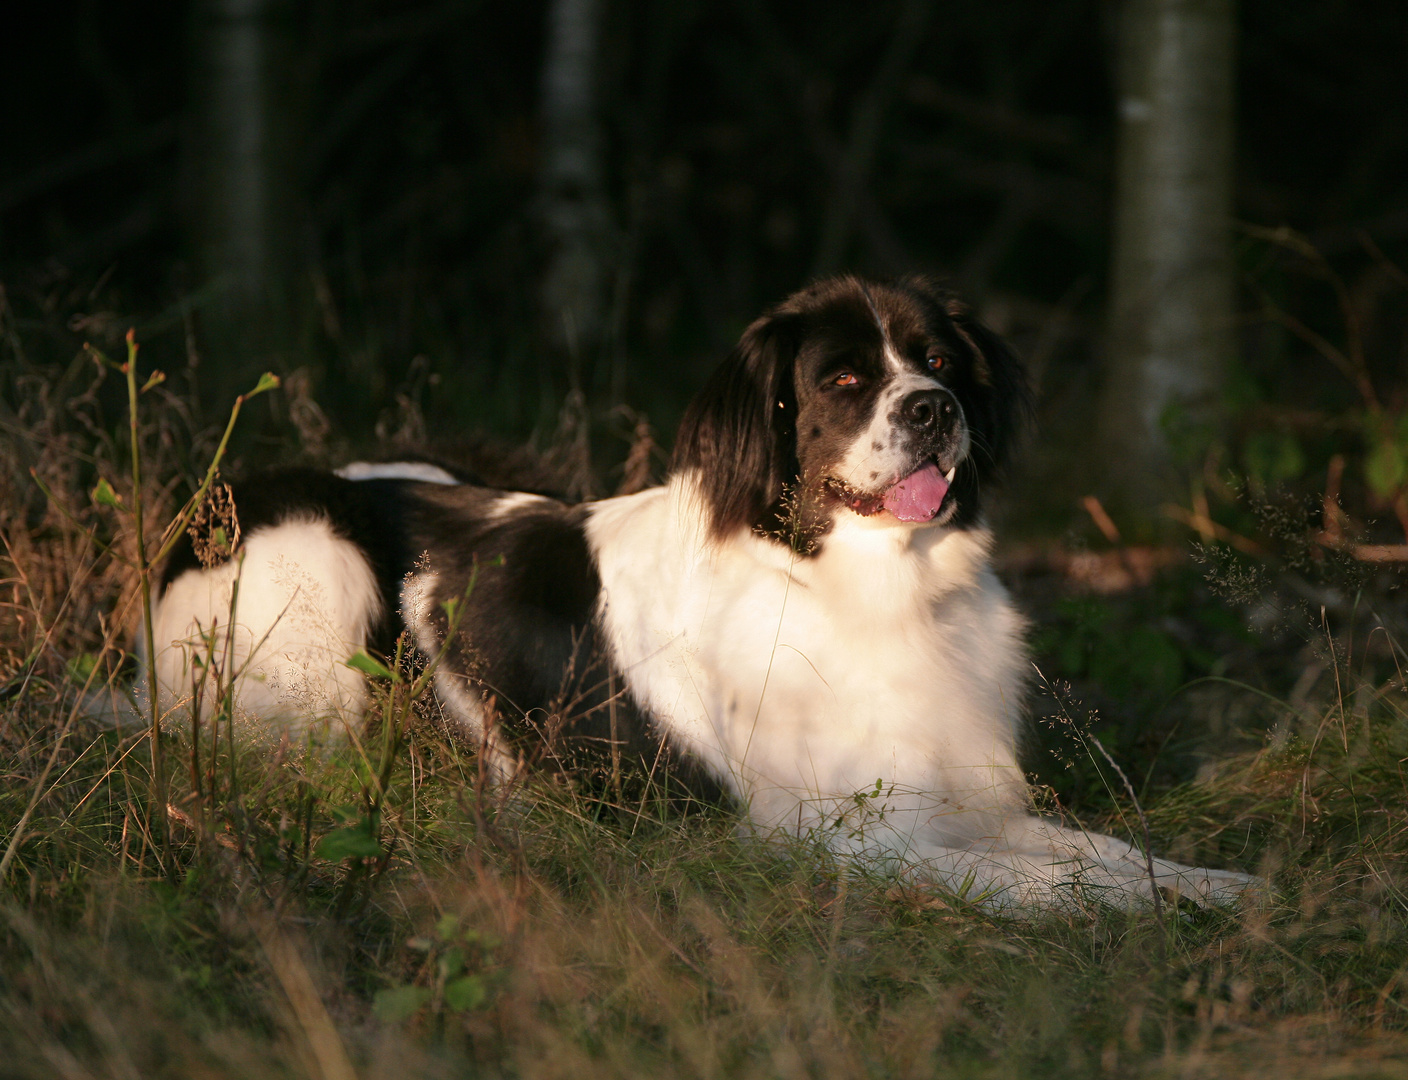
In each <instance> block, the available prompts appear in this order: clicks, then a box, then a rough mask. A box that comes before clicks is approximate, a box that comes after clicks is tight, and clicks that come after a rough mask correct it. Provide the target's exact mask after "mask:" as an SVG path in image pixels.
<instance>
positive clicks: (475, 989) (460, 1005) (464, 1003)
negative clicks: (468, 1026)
mask: <svg viewBox="0 0 1408 1080" xmlns="http://www.w3.org/2000/svg"><path fill="white" fill-rule="evenodd" d="M488 999H489V988H488V987H487V986H485V985H484V980H483V979H481V978H480V977H479V976H478V975H466V976H464V977H463V978H460V979H455V980H454V981H453V982H448V983H446V984H445V1004H446V1005H448V1006H449V1007H450V1008H452V1009H454V1010H455V1011H456V1012H468V1011H469V1010H470V1009H477V1008H479V1006H481V1005H483V1004H484V1002H485V1001H487V1000H488Z"/></svg>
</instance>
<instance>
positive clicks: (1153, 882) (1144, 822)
mask: <svg viewBox="0 0 1408 1080" xmlns="http://www.w3.org/2000/svg"><path fill="white" fill-rule="evenodd" d="M1084 734H1085V737H1086V738H1087V739H1089V740H1090V741H1091V742H1092V743H1094V744H1095V749H1097V750H1099V751H1100V754H1101V756H1102V757H1103V758H1104V759H1105V760H1106V761H1108V762H1109V763H1110V768H1112V769H1114V770H1115V775H1116V776H1118V777H1119V778H1120V783H1122V784H1123V785H1124V790H1125V791H1126V792H1127V793H1128V795H1129V801H1130V802H1131V803H1133V804H1134V812H1135V814H1136V815H1137V816H1138V817H1139V828H1140V830H1141V831H1142V832H1143V833H1144V868H1145V870H1147V871H1148V874H1149V891H1150V892H1151V893H1152V894H1153V898H1154V918H1156V919H1157V920H1158V921H1159V922H1160V923H1162V922H1163V920H1164V902H1163V897H1162V896H1161V895H1160V894H1159V881H1158V878H1156V877H1155V876H1154V842H1153V840H1152V839H1151V838H1150V836H1149V819H1148V818H1147V817H1145V815H1144V807H1142V806H1140V805H1139V796H1138V795H1136V794H1135V793H1134V785H1133V784H1131V783H1130V782H1129V777H1127V776H1126V775H1125V774H1124V770H1123V769H1121V768H1120V766H1119V762H1117V761H1116V760H1115V759H1114V758H1112V757H1111V756H1110V752H1109V751H1108V750H1106V749H1105V744H1104V743H1102V742H1101V741H1100V738H1099V736H1098V735H1096V734H1095V732H1093V731H1087V732H1085V733H1084ZM1159 941H1160V944H1162V942H1163V939H1162V938H1160V939H1159Z"/></svg>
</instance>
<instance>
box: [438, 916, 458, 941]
mask: <svg viewBox="0 0 1408 1080" xmlns="http://www.w3.org/2000/svg"><path fill="white" fill-rule="evenodd" d="M435 934H436V936H437V937H438V938H439V939H440V940H441V941H454V940H455V938H457V937H459V934H460V919H459V916H458V915H441V916H440V919H439V921H438V922H437V923H436V924H435Z"/></svg>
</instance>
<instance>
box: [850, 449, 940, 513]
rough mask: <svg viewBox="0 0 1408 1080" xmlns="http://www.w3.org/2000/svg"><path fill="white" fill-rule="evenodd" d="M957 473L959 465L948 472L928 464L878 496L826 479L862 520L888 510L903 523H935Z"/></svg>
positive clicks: (934, 464) (930, 462)
mask: <svg viewBox="0 0 1408 1080" xmlns="http://www.w3.org/2000/svg"><path fill="white" fill-rule="evenodd" d="M957 471H958V466H957V465H955V466H954V467H953V468H951V469H949V471H948V472H946V473H945V472H942V471H941V470H940V469H939V466H938V465H937V464H936V463H935V462H932V461H926V462H925V463H924V464H923V465H921V466H920V467H919V468H917V469H915V470H914V471H913V472H912V473H910V474H909V475H908V476H905V477H902V478H901V479H900V480H898V481H896V482H895V483H894V484H891V485H890V486H889V487H888V488H886V489H885V490H884V491H881V492H879V493H876V494H871V493H869V492H864V491H858V490H857V489H855V488H853V487H851V486H850V485H849V484H847V483H845V482H844V481H842V480H837V479H835V478H834V477H833V478H828V479H827V481H826V487H827V489H828V490H829V491H830V492H831V493H832V494H833V495H835V496H836V498H838V499H840V500H841V502H843V503H845V504H846V506H847V507H849V508H850V509H851V510H853V511H854V512H855V513H857V514H860V515H861V516H862V517H870V516H871V515H873V514H878V513H879V512H880V511H881V510H888V511H889V512H890V513H891V514H893V515H894V516H895V517H896V518H898V519H899V520H900V521H932V520H933V519H934V518H935V517H937V516H938V513H939V510H940V509H942V507H943V505H944V497H945V496H946V495H948V489H949V485H951V484H952V483H953V474H954V473H955V472H957Z"/></svg>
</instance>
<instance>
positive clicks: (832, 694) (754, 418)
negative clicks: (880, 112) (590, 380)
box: [156, 277, 1251, 906]
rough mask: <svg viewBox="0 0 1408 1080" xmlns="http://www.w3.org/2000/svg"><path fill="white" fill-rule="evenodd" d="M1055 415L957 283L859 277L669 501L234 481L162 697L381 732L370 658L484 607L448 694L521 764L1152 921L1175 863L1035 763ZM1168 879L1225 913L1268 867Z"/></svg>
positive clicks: (1028, 898)
mask: <svg viewBox="0 0 1408 1080" xmlns="http://www.w3.org/2000/svg"><path fill="white" fill-rule="evenodd" d="M1026 402H1027V390H1026V385H1025V382H1024V378H1023V373H1022V370H1021V368H1020V366H1019V364H1018V363H1017V361H1016V360H1015V359H1014V358H1013V356H1012V355H1011V354H1010V353H1009V351H1008V350H1007V349H1006V348H1005V347H1004V345H1003V344H1002V343H1001V342H1000V341H999V340H998V339H997V338H996V336H995V335H993V334H992V333H991V332H990V331H988V330H986V329H985V328H984V327H983V326H982V325H980V324H979V323H978V322H977V321H976V320H975V319H974V318H973V316H972V315H971V314H970V312H969V310H968V309H967V308H966V307H965V306H964V305H963V304H961V303H960V302H958V301H957V300H956V299H954V298H953V297H952V296H950V295H949V294H947V293H946V292H944V291H943V290H942V289H940V288H939V287H937V286H935V285H934V284H933V283H931V282H929V281H927V280H923V279H906V280H902V281H899V282H895V283H888V284H881V283H870V282H864V281H860V280H857V279H855V278H850V277H845V278H837V279H833V280H828V281H823V282H820V283H818V284H816V285H813V286H812V287H810V288H808V289H805V290H803V291H801V292H799V293H797V294H796V295H794V296H792V297H791V298H789V299H788V300H787V301H785V302H784V303H782V304H780V305H779V306H778V307H776V308H774V309H773V310H772V311H770V312H768V313H767V314H766V315H764V316H763V317H762V318H760V319H758V320H757V321H756V322H754V323H753V324H752V325H751V326H750V327H748V329H747V330H746V331H745V332H744V334H743V337H742V340H741V341H740V342H739V343H738V346H737V347H736V348H735V349H734V350H733V352H732V353H731V354H730V355H729V357H728V358H727V359H726V360H725V361H724V363H723V365H722V366H721V367H720V368H719V369H718V371H717V372H716V373H715V375H714V376H713V378H712V380H711V381H710V382H709V384H708V385H707V386H706V387H705V388H704V390H703V392H702V393H701V394H700V395H699V396H698V397H697V398H696V399H695V401H694V403H693V404H692V406H691V407H690V409H689V411H688V413H687V415H686V417H685V420H684V423H683V425H682V427H681V429H680V432H679V437H678V440H677V445H676V448H675V455H674V461H673V465H672V468H671V473H670V477H669V480H668V481H667V482H666V483H665V485H664V486H662V487H656V488H651V489H649V490H646V491H642V492H640V493H638V494H635V495H626V496H621V497H617V498H610V499H603V500H601V501H599V502H589V503H585V504H581V505H568V504H566V503H563V502H561V501H557V500H555V499H552V498H549V497H546V496H544V495H541V494H532V493H525V492H510V491H501V490H494V489H490V488H486V487H483V486H478V485H475V484H472V483H463V482H461V480H460V479H459V478H457V477H455V476H453V475H451V474H449V473H448V472H446V471H444V470H442V469H440V468H438V467H435V466H431V465H426V464H418V463H404V464H389V465H386V464H382V465H367V464H359V465H353V466H348V467H347V468H345V469H343V470H341V471H340V473H339V474H337V475H331V474H325V473H318V472H313V471H290V472H286V473H280V474H274V475H271V476H266V477H263V478H262V479H260V480H258V481H256V482H251V483H246V484H244V485H242V486H236V487H235V489H234V502H235V505H236V509H237V514H238V520H239V525H240V528H241V529H242V530H243V539H242V542H241V545H240V548H239V551H238V553H237V556H236V557H235V558H229V559H226V560H225V561H224V562H223V563H222V562H216V563H215V564H214V565H201V564H199V563H197V562H196V561H195V558H194V555H193V554H192V553H191V552H189V551H188V552H186V553H184V554H180V553H178V555H177V556H175V557H174V559H173V562H172V564H171V566H170V567H169V568H168V570H167V574H166V585H165V587H164V590H163V592H162V594H161V597H160V602H159V606H158V609H157V616H156V621H157V625H156V641H157V646H158V664H157V667H158V672H159V681H160V685H161V689H162V698H161V700H162V703H163V706H164V707H165V708H167V709H178V708H189V707H190V702H191V699H192V694H193V690H192V688H193V687H195V686H197V685H198V684H199V681H200V678H201V672H202V671H203V670H204V668H203V666H202V665H201V664H199V663H196V662H194V661H193V659H192V657H193V656H194V655H196V654H199V653H201V652H203V651H207V650H209V649H210V647H211V645H212V643H213V644H215V646H216V653H217V654H218V655H228V656H229V657H230V658H231V660H230V662H231V663H232V665H233V667H232V670H233V669H238V684H239V685H238V691H237V695H238V697H237V700H238V705H239V709H240V712H241V714H242V715H243V716H245V717H247V718H249V719H251V720H257V721H258V722H260V723H263V724H266V725H267V724H274V725H277V726H282V727H285V728H292V729H298V728H301V727H304V726H306V725H308V724H309V723H310V722H311V721H314V720H317V721H321V722H328V721H331V722H335V723H352V722H355V721H356V719H357V718H358V717H359V716H360V713H361V710H362V709H363V708H364V706H365V703H366V700H367V690H366V687H365V686H364V683H363V680H362V676H361V675H360V674H359V673H358V672H356V671H354V670H352V669H351V668H349V667H347V666H346V665H345V663H344V661H346V660H347V658H348V657H349V656H350V655H351V654H352V653H353V652H354V651H355V650H356V649H358V648H361V647H364V646H365V647H368V648H372V649H380V650H381V651H383V652H389V651H390V650H391V648H392V643H393V642H394V640H395V638H396V637H397V635H398V634H399V633H401V632H402V630H403V629H404V630H408V631H409V632H410V635H411V638H412V639H413V641H414V643H415V644H416V645H417V646H418V648H419V650H420V651H421V653H422V654H424V655H427V656H435V655H436V654H438V653H440V652H441V651H442V644H444V642H445V636H446V633H447V627H448V625H449V622H448V619H449V616H448V615H447V612H446V608H445V606H444V605H445V602H446V601H451V600H456V599H459V600H460V601H461V603H462V604H463V605H464V606H463V609H462V611H461V612H460V621H459V623H458V629H457V632H456V634H455V636H454V639H453V640H452V641H450V642H449V643H448V646H446V647H445V649H444V661H443V663H442V664H441V666H440V667H439V668H438V670H437V673H436V676H435V686H436V690H437V692H438V697H439V701H440V704H441V706H442V707H443V709H444V710H445V711H446V713H447V714H448V715H449V716H451V717H452V718H453V721H454V722H455V723H456V724H457V725H458V727H459V728H460V730H461V731H462V732H463V734H464V735H466V736H467V737H469V738H470V739H473V740H475V741H476V742H477V743H479V744H480V746H481V747H482V752H483V753H484V754H485V755H486V760H487V761H488V762H489V763H490V764H491V766H492V769H493V770H494V771H495V772H497V773H498V774H500V775H505V774H510V773H512V772H513V771H515V770H516V769H517V768H520V767H521V766H522V765H523V763H524V762H525V761H533V760H537V761H540V762H544V763H549V764H556V765H558V766H566V767H570V768H573V769H578V768H582V769H587V770H590V769H593V768H595V769H598V770H602V769H605V768H606V767H607V765H608V764H609V766H610V767H612V768H613V769H619V768H621V767H623V763H624V764H625V766H629V767H631V768H634V769H636V770H638V772H640V771H643V772H647V773H648V772H651V771H654V772H655V773H656V774H657V775H659V774H661V773H665V772H668V773H669V774H670V775H672V776H674V777H676V778H678V779H680V780H681V781H682V782H683V783H684V784H685V786H687V787H690V788H692V789H694V790H696V791H707V790H708V789H709V788H710V787H713V788H716V789H718V790H720V791H721V792H723V793H724V794H725V795H726V796H730V797H732V798H734V799H736V800H737V801H738V802H739V803H741V804H742V805H743V807H744V808H746V812H747V815H748V817H749V819H751V821H752V823H753V824H754V826H756V828H757V829H758V830H760V831H765V832H766V831H771V830H785V831H787V832H790V833H799V834H804V835H811V836H816V837H821V838H823V839H824V841H825V842H826V843H827V844H828V846H829V847H830V848H832V849H833V850H835V851H837V852H838V853H841V854H843V855H848V856H851V855H854V856H878V857H880V858H882V859H884V860H887V861H888V862H890V863H891V864H892V865H901V866H905V867H910V868H914V869H915V870H916V871H917V872H918V873H920V874H921V875H923V876H925V877H926V878H927V879H928V880H931V881H934V882H937V883H940V884H942V885H946V886H948V887H950V888H954V889H960V890H967V891H968V892H969V894H970V895H973V896H977V897H979V898H981V899H984V900H985V901H987V902H989V903H991V904H994V905H999V906H1000V905H1007V904H1021V905H1027V906H1043V905H1049V904H1052V903H1057V902H1060V901H1061V900H1062V899H1063V898H1068V897H1070V896H1071V895H1072V894H1073V892H1076V891H1079V890H1081V889H1084V890H1086V891H1087V892H1093V891H1095V890H1101V895H1103V896H1105V897H1107V898H1108V900H1110V901H1111V902H1114V903H1117V904H1129V903H1132V902H1134V901H1135V900H1136V898H1138V897H1140V896H1147V895H1148V894H1149V892H1150V890H1151V888H1153V885H1154V882H1151V879H1150V874H1149V869H1148V866H1147V864H1146V862H1145V859H1144V857H1143V856H1142V855H1141V854H1140V853H1139V852H1138V851H1137V850H1136V849H1134V848H1133V847H1131V846H1130V845H1129V844H1127V843H1125V842H1124V841H1121V840H1117V839H1114V838H1113V837H1108V836H1100V835H1093V834H1090V833H1086V832H1083V831H1078V830H1074V829H1070V828H1066V827H1063V826H1061V825H1059V824H1057V823H1056V822H1054V821H1051V820H1049V819H1046V818H1041V817H1037V816H1035V815H1033V814H1032V813H1031V812H1030V808H1029V793H1028V789H1027V784H1026V780H1025V778H1024V776H1023V773H1022V770H1021V769H1020V767H1019V766H1018V763H1017V742H1018V731H1019V727H1020V722H1021V717H1022V710H1023V700H1024V698H1025V695H1026V682H1027V673H1028V671H1029V669H1030V664H1029V662H1028V659H1027V654H1026V652H1025V649H1024V647H1023V641H1022V639H1023V632H1024V624H1023V620H1022V617H1021V616H1020V615H1019V614H1018V613H1017V612H1016V611H1015V610H1014V608H1013V606H1012V604H1011V602H1010V600H1009V599H1008V595H1007V593H1006V591H1005V590H1004V589H1003V587H1002V585H1001V584H1000V583H999V582H998V580H997V578H996V577H995V576H994V574H993V571H992V569H991V568H990V566H989V562H988V552H989V548H990V546H991V543H992V541H991V537H990V535H989V533H988V531H987V529H986V527H985V525H984V520H983V506H982V502H983V498H984V496H985V494H986V493H987V492H988V490H989V489H990V487H991V486H992V484H993V483H994V480H995V478H996V476H997V473H998V471H999V470H1000V469H1001V468H1002V466H1003V464H1004V461H1005V459H1006V458H1007V456H1008V453H1009V450H1010V449H1011V446H1012V443H1013V440H1014V438H1015V435H1016V433H1017V431H1018V430H1019V428H1020V427H1021V421H1022V418H1023V413H1024V411H1025V409H1026ZM207 561H209V560H207ZM237 579H238V588H237V590H236V581H237ZM471 580H473V585H472V587H471ZM232 616H233V617H232ZM229 625H234V626H235V628H236V629H235V633H234V636H233V639H231V638H229V637H227V636H226V633H227V632H226V630H225V629H223V628H224V627H227V626H229ZM227 649H228V654H227V653H226V650H227ZM1153 877H1154V880H1155V881H1156V882H1157V884H1158V886H1160V887H1168V888H1171V889H1173V890H1175V891H1177V892H1179V893H1181V894H1182V895H1184V896H1191V897H1196V898H1202V899H1213V900H1218V899H1226V898H1230V897H1232V896H1235V895H1236V894H1238V893H1239V892H1240V891H1241V890H1243V889H1244V888H1245V887H1246V886H1247V885H1248V883H1249V881H1250V880H1251V879H1249V878H1247V877H1245V876H1243V875H1240V874H1236V873H1231V872H1221V871H1213V870H1204V869H1195V868H1192V867H1187V866H1181V865H1178V864H1176V863H1171V862H1165V861H1160V860H1155V861H1154V862H1153Z"/></svg>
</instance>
